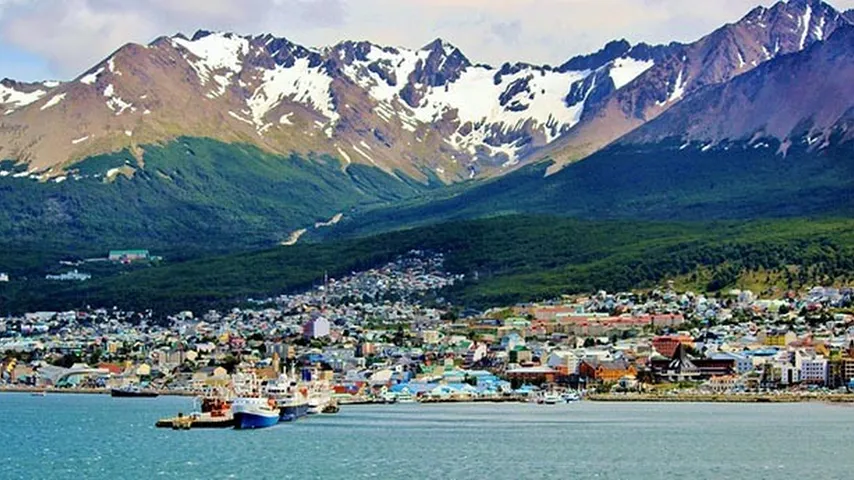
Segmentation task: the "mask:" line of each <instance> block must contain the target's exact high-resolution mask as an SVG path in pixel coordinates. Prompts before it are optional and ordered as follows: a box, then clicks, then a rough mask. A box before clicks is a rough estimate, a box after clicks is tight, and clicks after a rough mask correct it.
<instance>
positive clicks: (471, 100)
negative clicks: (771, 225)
mask: <svg viewBox="0 0 854 480" xmlns="http://www.w3.org/2000/svg"><path fill="white" fill-rule="evenodd" d="M656 52H657V50H655V49H652V48H651V47H646V46H641V47H638V48H629V49H622V50H620V51H618V52H617V53H616V54H615V53H613V52H606V53H607V55H606V57H607V58H605V59H603V60H599V61H596V62H593V63H595V65H593V64H591V63H590V62H589V61H588V62H587V63H586V64H585V65H581V63H583V62H582V61H581V60H578V61H576V62H572V61H570V62H568V63H567V64H566V65H564V66H562V67H561V68H552V67H548V66H534V65H527V64H515V65H511V64H505V65H503V66H502V67H501V68H500V69H495V68H492V67H489V66H485V65H474V64H473V63H472V62H471V61H469V60H468V58H466V57H465V55H464V54H463V53H462V52H461V51H460V50H459V49H457V48H456V47H454V46H453V45H450V44H448V43H447V42H444V41H441V40H436V41H435V42H432V43H430V44H429V45H427V46H425V47H424V48H422V49H420V50H406V49H398V48H391V47H381V46H378V45H374V44H371V43H368V42H343V43H340V44H338V45H335V46H333V47H328V48H323V49H309V48H305V47H302V46H300V45H297V44H294V43H292V42H290V41H288V40H286V39H282V38H275V37H273V36H271V35H262V36H254V37H241V36H237V35H233V34H227V33H225V34H223V33H210V32H205V31H200V32H198V33H196V34H195V35H194V36H193V37H192V38H186V37H183V36H181V35H177V36H175V37H163V38H160V39H157V40H156V41H154V42H152V43H151V44H150V45H146V46H143V45H133V44H131V45H127V46H125V47H122V48H121V49H119V50H118V51H117V52H116V53H114V54H113V55H111V56H110V57H109V58H108V59H106V60H104V61H103V62H101V63H100V64H98V65H96V66H95V67H93V68H92V69H90V70H89V71H87V72H85V73H84V74H83V75H81V76H80V77H78V78H77V79H75V80H74V81H72V82H67V83H64V84H61V85H58V86H55V88H53V89H51V90H50V91H49V94H48V90H44V89H38V90H37V89H36V87H35V86H27V85H20V84H18V85H17V86H14V89H13V88H12V87H13V85H12V83H11V82H8V83H9V85H7V86H4V88H6V89H7V90H8V92H7V93H5V94H4V93H3V92H6V91H7V90H0V100H2V101H3V108H6V110H4V111H5V112H6V115H4V116H2V117H0V158H6V159H10V160H15V161H18V162H23V163H26V164H28V165H29V167H28V168H29V169H31V170H35V171H37V172H39V173H41V174H44V175H46V176H47V177H54V176H58V175H60V174H61V173H62V171H64V170H67V168H68V166H69V165H72V164H73V163H75V162H76V161H79V160H82V159H84V158H86V157H89V156H93V155H98V154H103V153H111V152H116V151H121V150H123V149H130V151H132V152H133V153H134V155H135V156H136V157H137V158H138V159H139V158H141V156H142V153H141V151H140V147H141V146H142V145H147V144H156V143H163V142H169V141H171V140H173V139H175V138H177V137H178V136H187V137H207V138H212V139H216V140H219V141H223V142H227V143H229V142H240V143H250V144H253V145H256V146H258V147H259V148H261V149H263V150H265V151H268V152H274V153H281V154H290V153H291V152H296V153H301V154H307V153H312V152H313V153H322V154H328V155H332V156H335V157H338V158H339V159H341V161H342V163H345V164H351V163H360V164H366V165H372V166H376V167H378V168H381V169H383V170H385V171H387V172H393V171H403V172H405V173H406V174H407V175H409V176H412V177H416V178H421V179H426V178H427V177H428V176H430V175H436V176H438V177H439V178H441V179H443V180H444V181H447V182H452V181H457V180H461V179H465V178H469V177H472V176H476V175H478V174H483V175H488V174H492V173H500V172H502V171H505V170H506V169H507V168H508V167H510V166H512V165H515V164H516V163H517V162H518V161H519V160H520V159H521V158H523V157H524V156H525V155H527V154H529V153H531V152H533V151H534V150H536V148H538V147H541V146H543V145H546V144H548V143H549V142H550V141H552V140H554V139H555V138H557V137H558V136H560V135H561V134H563V133H565V132H567V131H568V130H569V129H570V128H571V127H572V126H574V125H575V124H576V123H577V122H578V121H579V119H580V118H581V116H582V115H583V113H584V111H585V104H586V99H587V97H588V96H589V95H590V94H591V91H592V90H593V88H592V87H590V88H582V87H584V86H585V85H587V84H589V83H590V81H592V79H593V77H595V76H596V75H600V76H601V75H602V74H603V73H604V74H606V75H610V76H611V77H612V78H614V79H615V80H616V81H617V82H618V84H617V85H616V86H617V87H619V86H622V84H625V83H627V82H629V81H631V80H632V79H633V78H634V77H636V76H637V75H639V74H640V73H641V72H642V71H643V70H644V69H645V68H648V67H649V66H651V58H652V57H653V56H655V55H656ZM574 63H576V64H578V65H574ZM593 66H595V67H596V68H595V69H594V68H592V67H593ZM585 82H586V83H585ZM613 87H614V85H613V84H612V85H611V90H613ZM599 90H600V91H601V87H600V88H599ZM609 91H610V90H609ZM599 95H602V93H599ZM7 104H8V107H7ZM428 171H429V172H431V173H430V174H427V173H426V172H428Z"/></svg>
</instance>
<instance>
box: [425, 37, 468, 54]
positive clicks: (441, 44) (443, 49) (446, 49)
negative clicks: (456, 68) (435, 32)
mask: <svg viewBox="0 0 854 480" xmlns="http://www.w3.org/2000/svg"><path fill="white" fill-rule="evenodd" d="M421 50H424V51H428V52H437V53H444V54H445V55H448V56H450V55H451V54H452V53H454V51H456V50H459V49H458V48H457V47H456V46H454V45H453V44H452V43H451V42H448V41H447V40H444V39H442V38H436V39H435V40H433V41H432V42H430V43H428V44H427V45H424V46H423V47H421Z"/></svg>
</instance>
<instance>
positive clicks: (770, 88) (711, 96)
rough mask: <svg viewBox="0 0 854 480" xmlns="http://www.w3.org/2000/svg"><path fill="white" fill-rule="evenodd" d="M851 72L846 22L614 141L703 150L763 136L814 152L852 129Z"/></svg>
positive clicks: (852, 51) (756, 141) (852, 38)
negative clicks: (801, 49) (696, 146)
mask: <svg viewBox="0 0 854 480" xmlns="http://www.w3.org/2000/svg"><path fill="white" fill-rule="evenodd" d="M852 78H854V26H851V25H849V26H844V27H840V28H839V29H838V30H837V31H836V32H835V33H834V34H833V35H832V36H831V37H830V38H829V39H828V40H827V41H825V42H822V43H818V44H815V45H813V46H812V47H810V48H809V49H807V50H806V51H804V52H803V53H802V54H799V55H788V56H784V57H782V58H780V59H779V60H777V61H774V62H769V63H767V64H764V65H762V66H760V67H758V68H757V69H756V70H754V71H752V72H750V73H748V74H746V75H743V76H740V77H738V78H735V79H734V80H732V81H731V82H728V83H726V84H723V85H719V86H715V87H711V88H706V89H704V90H703V91H700V92H698V93H697V94H696V95H693V96H691V97H689V98H687V99H685V100H684V101H683V102H681V103H680V104H679V105H676V106H674V107H673V108H672V109H670V110H669V111H668V112H666V113H664V114H663V115H661V116H660V117H659V118H657V119H656V120H655V121H652V122H650V123H648V124H646V125H644V126H643V127H641V128H639V129H638V130H636V131H635V132H633V133H631V134H630V135H628V136H626V137H625V138H623V139H621V140H620V143H621V144H625V145H628V144H638V143H657V142H662V141H665V140H670V139H673V138H678V139H681V140H684V141H685V142H689V143H699V144H701V148H707V149H708V148H722V147H723V146H724V145H727V144H730V143H734V142H737V143H744V144H748V145H751V144H752V145H754V146H757V145H760V144H761V142H763V141H764V139H767V138H769V137H770V138H774V139H776V140H778V141H780V142H783V143H784V144H785V145H784V147H783V148H784V149H787V148H788V145H791V144H792V143H797V144H800V145H801V146H802V147H804V148H806V149H808V150H810V151H816V152H819V151H821V150H822V149H824V148H827V147H829V146H830V144H831V142H833V143H841V142H845V141H848V140H851V139H852V136H854V131H852V126H854V124H852V120H854V83H852V82H851V79H852ZM782 99H785V101H781V100H782ZM688 147H689V145H685V146H684V148H686V149H687V148H688ZM758 148H763V147H761V146H760V147H758Z"/></svg>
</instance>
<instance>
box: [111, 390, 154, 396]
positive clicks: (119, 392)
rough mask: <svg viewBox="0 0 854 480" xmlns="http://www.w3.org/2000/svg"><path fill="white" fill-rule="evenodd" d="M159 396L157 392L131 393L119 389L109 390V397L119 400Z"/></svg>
mask: <svg viewBox="0 0 854 480" xmlns="http://www.w3.org/2000/svg"><path fill="white" fill-rule="evenodd" d="M159 395H160V394H159V393H157V392H131V391H127V390H122V389H119V388H114V389H112V390H110V396H112V397H119V398H155V397H158V396H159Z"/></svg>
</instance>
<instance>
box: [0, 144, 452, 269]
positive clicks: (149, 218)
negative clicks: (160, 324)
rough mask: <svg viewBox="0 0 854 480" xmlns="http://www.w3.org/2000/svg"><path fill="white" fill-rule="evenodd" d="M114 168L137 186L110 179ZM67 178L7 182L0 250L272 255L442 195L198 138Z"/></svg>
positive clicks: (320, 160)
mask: <svg viewBox="0 0 854 480" xmlns="http://www.w3.org/2000/svg"><path fill="white" fill-rule="evenodd" d="M4 164H6V166H5V167H3V168H5V169H8V168H24V167H22V166H19V167H13V164H11V162H8V161H7V162H4ZM115 168H126V169H127V170H126V171H127V172H128V173H130V174H131V176H128V175H123V174H119V175H113V176H112V177H110V178H109V179H107V178H105V174H106V173H107V172H108V171H109V170H110V169H115ZM0 169H2V168H0ZM70 170H71V171H72V172H76V173H77V174H78V175H79V178H78V179H77V180H74V179H73V178H72V177H71V176H70V177H69V179H68V180H66V181H64V182H61V183H56V182H47V183H40V182H37V181H34V180H26V179H20V178H13V177H12V176H11V175H9V176H6V177H0V242H2V243H4V244H8V245H24V244H26V245H28V246H30V247H32V248H33V249H34V250H50V249H55V248H54V247H56V248H58V249H59V250H60V251H62V252H64V253H67V252H75V253H76V254H78V255H80V256H85V255H93V256H94V255H104V254H105V253H106V251H107V250H108V249H111V248H114V249H115V248H149V249H152V250H159V251H161V252H163V253H166V254H169V255H170V256H173V257H174V256H181V257H187V256H193V255H195V254H197V253H204V254H211V253H214V252H221V253H225V252H234V251H235V250H239V249H248V248H256V249H257V248H261V247H269V246H271V245H275V244H276V243H278V242H279V241H281V240H284V239H287V238H288V236H289V235H290V233H291V232H293V231H294V230H297V229H300V228H303V227H306V226H308V225H312V224H314V223H315V222H317V221H325V220H328V219H329V218H331V217H332V216H333V215H335V214H337V213H340V212H349V211H350V209H352V208H357V207H367V206H380V205H390V204H392V203H393V202H396V201H399V200H402V199H405V198H408V197H412V196H414V195H417V194H420V193H422V192H424V191H426V190H429V189H431V188H435V187H436V185H435V184H421V183H418V182H415V181H413V180H411V179H409V178H408V177H406V176H404V175H397V176H393V175H389V174H387V173H385V172H383V171H381V170H379V169H377V168H374V167H368V166H362V165H351V166H350V167H349V168H347V169H346V171H345V170H344V169H343V168H342V166H341V164H340V163H339V162H338V160H336V159H333V158H331V157H325V156H311V157H308V158H303V157H300V156H297V155H291V156H289V157H283V156H278V155H272V154H268V153H265V152H263V151H261V150H259V149H257V148H255V147H252V146H248V145H240V144H233V145H229V144H225V143H221V142H216V141H213V140H207V139H199V138H180V139H178V140H176V141H174V142H171V143H169V144H166V145H158V146H149V147H146V149H145V154H144V157H143V162H142V164H141V165H140V162H138V161H137V159H136V158H134V157H133V156H132V155H131V154H130V153H129V152H121V153H117V154H111V155H103V156H99V157H93V158H89V159H86V160H84V161H82V162H80V163H78V164H75V165H72V166H71V167H70ZM8 257H14V256H12V255H4V254H3V252H0V271H2V269H3V268H4V267H5V268H7V269H8V268H10V267H8V266H7V265H6V262H15V261H16V260H15V259H14V258H11V259H10V258H8Z"/></svg>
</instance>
